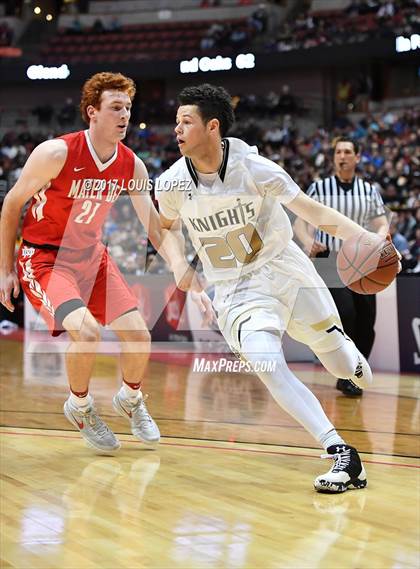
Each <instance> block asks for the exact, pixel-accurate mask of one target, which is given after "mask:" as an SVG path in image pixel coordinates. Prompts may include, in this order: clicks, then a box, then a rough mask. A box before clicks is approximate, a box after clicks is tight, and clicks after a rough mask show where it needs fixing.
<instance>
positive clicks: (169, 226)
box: [160, 213, 203, 292]
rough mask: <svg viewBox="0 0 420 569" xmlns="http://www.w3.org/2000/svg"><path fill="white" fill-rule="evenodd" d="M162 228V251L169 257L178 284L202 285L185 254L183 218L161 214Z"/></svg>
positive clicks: (190, 287)
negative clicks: (167, 216) (173, 217)
mask: <svg viewBox="0 0 420 569" xmlns="http://www.w3.org/2000/svg"><path fill="white" fill-rule="evenodd" d="M160 224H161V228H162V247H161V251H160V253H161V254H162V256H164V258H165V259H167V262H168V265H169V268H170V269H171V271H172V272H173V273H174V278H175V282H176V285H177V287H178V288H179V289H181V290H184V291H187V290H196V291H197V292H200V291H201V290H203V289H202V287H201V286H200V285H199V282H198V279H197V278H196V277H195V271H194V269H193V268H192V267H191V266H190V264H189V263H188V261H187V259H186V256H185V239H184V235H183V233H182V224H181V219H180V218H178V219H168V218H166V217H165V216H164V215H163V214H162V213H161V214H160Z"/></svg>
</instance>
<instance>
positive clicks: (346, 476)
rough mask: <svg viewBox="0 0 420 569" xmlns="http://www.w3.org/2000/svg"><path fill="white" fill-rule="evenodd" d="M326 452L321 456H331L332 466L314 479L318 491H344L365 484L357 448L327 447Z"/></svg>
mask: <svg viewBox="0 0 420 569" xmlns="http://www.w3.org/2000/svg"><path fill="white" fill-rule="evenodd" d="M327 452H328V454H323V455H321V458H332V459H333V460H334V464H333V466H332V467H331V468H330V470H329V471H328V472H326V473H325V474H321V476H318V477H317V478H316V479H315V481H314V487H315V490H317V491H318V492H331V493H337V492H345V491H346V490H350V489H352V488H355V489H361V488H364V487H365V486H366V485H367V479H366V472H365V469H364V467H363V464H362V461H361V460H360V457H359V454H358V452H357V450H356V449H355V448H353V447H350V446H347V445H333V446H330V447H328V449H327Z"/></svg>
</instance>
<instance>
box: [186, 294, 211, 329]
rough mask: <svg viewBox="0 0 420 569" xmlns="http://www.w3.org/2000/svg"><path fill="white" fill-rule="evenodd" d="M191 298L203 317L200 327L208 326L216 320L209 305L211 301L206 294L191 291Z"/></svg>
mask: <svg viewBox="0 0 420 569" xmlns="http://www.w3.org/2000/svg"><path fill="white" fill-rule="evenodd" d="M191 298H192V300H193V301H194V302H195V303H196V304H197V306H198V308H199V309H200V312H201V314H202V316H203V322H202V326H203V328H204V327H205V326H210V324H212V323H213V322H215V320H216V315H215V313H214V310H213V306H212V304H211V300H210V299H209V297H208V296H207V294H206V293H205V292H204V290H203V291H201V292H195V291H191Z"/></svg>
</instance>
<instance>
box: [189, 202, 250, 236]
mask: <svg viewBox="0 0 420 569" xmlns="http://www.w3.org/2000/svg"><path fill="white" fill-rule="evenodd" d="M237 202H238V204H237V205H236V206H235V207H232V208H226V209H222V210H220V211H217V212H216V213H214V214H212V215H206V216H205V217H189V218H188V220H189V222H190V223H191V225H192V227H193V229H195V231H198V232H199V233H203V232H205V231H212V230H217V229H223V228H224V227H227V226H230V225H246V224H247V223H248V222H249V221H251V220H252V219H253V218H254V216H255V209H254V204H253V203H252V202H248V203H242V202H241V200H240V199H239V198H238V200H237Z"/></svg>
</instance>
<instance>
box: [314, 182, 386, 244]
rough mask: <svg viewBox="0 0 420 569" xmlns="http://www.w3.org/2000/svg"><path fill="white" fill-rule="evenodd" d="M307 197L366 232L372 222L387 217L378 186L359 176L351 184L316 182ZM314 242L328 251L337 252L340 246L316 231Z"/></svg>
mask: <svg viewBox="0 0 420 569" xmlns="http://www.w3.org/2000/svg"><path fill="white" fill-rule="evenodd" d="M307 195H308V196H309V197H311V198H312V199H314V200H316V201H317V202H320V203H322V204H324V205H326V206H328V207H332V208H333V209H336V210H337V211H339V212H340V213H342V214H343V215H345V216H347V217H349V218H350V219H352V220H353V221H355V222H356V223H358V224H359V225H361V226H362V227H364V228H366V229H367V228H368V227H369V222H370V220H371V219H373V218H375V217H379V216H381V215H385V213H386V212H385V206H384V202H383V200H382V197H381V194H380V193H379V190H378V188H377V186H375V185H374V184H371V183H369V182H366V181H365V180H363V179H362V178H360V177H359V176H355V177H354V179H353V182H350V183H343V182H340V180H339V179H338V178H337V177H336V176H330V177H329V178H324V179H323V180H318V181H316V182H313V183H312V184H311V185H310V186H309V189H308V191H307ZM316 240H317V241H319V242H320V243H322V244H323V245H325V246H326V247H328V249H329V250H330V251H338V250H339V249H340V246H341V240H340V239H336V238H335V237H333V236H332V235H328V234H327V233H325V232H324V231H320V230H319V229H318V230H317V232H316Z"/></svg>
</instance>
